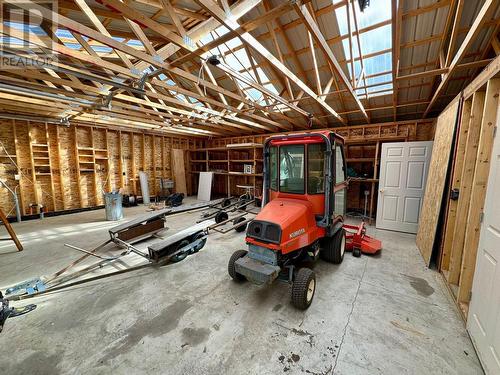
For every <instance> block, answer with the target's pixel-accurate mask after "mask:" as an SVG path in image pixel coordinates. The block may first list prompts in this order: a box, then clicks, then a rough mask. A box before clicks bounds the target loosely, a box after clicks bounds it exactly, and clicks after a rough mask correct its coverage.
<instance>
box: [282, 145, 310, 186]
mask: <svg viewBox="0 0 500 375" xmlns="http://www.w3.org/2000/svg"><path fill="white" fill-rule="evenodd" d="M279 154H280V158H279V163H280V164H279V171H280V173H279V175H280V191H281V192H282V193H292V194H304V189H305V181H304V180H305V179H304V145H285V146H281V147H280V153H279Z"/></svg>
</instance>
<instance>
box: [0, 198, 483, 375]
mask: <svg viewBox="0 0 500 375" xmlns="http://www.w3.org/2000/svg"><path fill="white" fill-rule="evenodd" d="M143 213H144V207H134V208H128V209H125V215H126V218H127V219H130V218H132V217H133V216H135V215H139V214H143ZM198 215H199V213H192V214H185V215H182V216H177V217H175V218H170V219H169V220H168V221H167V225H168V226H169V227H170V230H169V231H167V233H168V232H170V233H172V232H173V231H175V230H176V229H180V228H184V227H186V226H188V225H189V224H190V223H192V222H193V221H194V220H195V219H196V218H197V217H198ZM103 217H104V211H103V210H99V211H90V212H84V213H79V214H73V215H66V216H60V217H53V218H46V219H44V220H42V221H40V220H38V221H29V222H23V223H21V224H15V225H14V228H15V230H16V231H17V233H18V234H19V237H20V239H21V241H22V242H23V244H24V245H25V251H23V252H21V253H18V252H16V251H15V250H14V246H13V245H12V244H11V243H10V242H2V243H1V245H0V289H2V290H5V287H8V286H10V285H12V284H15V283H17V282H20V281H23V280H26V279H29V278H32V277H36V276H41V275H48V274H51V273H53V272H54V271H56V270H58V269H60V268H62V267H63V266H65V265H66V264H68V263H69V262H71V261H72V260H74V259H75V258H76V257H78V256H79V254H78V253H76V252H75V251H74V250H71V249H68V248H65V247H64V246H63V244H64V243H71V244H74V245H78V246H81V247H85V248H88V249H90V248H92V247H93V246H95V245H97V244H98V243H100V242H102V241H104V240H106V239H107V238H108V234H107V228H110V227H112V226H114V225H116V223H112V222H105V221H103ZM2 231H3V229H2ZM370 232H371V234H372V235H375V236H376V237H378V238H379V239H381V240H382V241H383V244H384V249H383V251H382V253H381V254H380V255H379V256H362V257H361V258H354V257H352V255H351V254H349V253H347V254H346V256H345V258H344V262H343V263H342V264H341V265H339V266H335V265H331V264H327V263H325V262H323V261H319V262H318V263H316V265H315V268H314V270H315V272H316V273H317V290H316V295H315V298H314V301H313V304H312V305H311V307H310V308H309V309H308V310H307V311H305V312H304V311H298V310H296V309H294V308H293V307H292V306H291V305H290V302H289V288H288V286H287V285H285V284H281V283H275V284H274V285H272V286H270V287H263V288H259V287H256V286H253V285H251V284H249V283H246V284H236V283H234V282H232V281H231V280H230V278H229V276H228V274H227V260H228V259H229V257H230V255H231V254H232V252H233V251H234V250H236V249H240V248H244V234H242V233H236V232H231V233H229V234H227V235H219V234H211V235H210V237H209V240H208V242H207V245H206V246H205V248H204V249H203V250H202V251H201V252H199V253H198V254H196V255H193V256H190V257H188V258H187V259H186V260H184V261H182V262H180V263H177V264H173V265H168V266H164V267H159V268H147V269H143V270H139V271H135V272H131V273H126V274H123V275H120V276H114V277H111V278H106V279H103V280H100V281H95V282H92V283H86V284H83V285H80V286H78V287H73V288H70V289H66V290H63V291H59V292H54V293H51V294H47V295H43V296H40V297H37V298H32V299H29V300H27V301H26V302H25V301H20V302H15V303H13V305H14V306H20V305H22V304H24V303H36V304H37V305H38V307H37V309H36V310H35V311H34V312H31V313H30V314H28V315H25V316H22V317H16V318H12V319H9V320H7V322H6V325H5V327H4V331H3V332H2V333H0V339H1V342H2V343H4V344H3V345H2V347H3V350H2V351H1V352H0V369H1V371H0V372H4V373H6V374H7V373H8V374H59V373H61V374H108V373H111V372H112V373H113V374H139V373H148V374H153V373H162V374H278V373H288V374H302V373H306V374H332V373H334V374H349V375H352V374H370V375H373V374H467V375H470V374H482V373H483V371H482V369H481V366H480V364H479V362H478V359H477V356H476V353H475V351H474V349H473V347H472V344H471V341H470V339H469V337H468V335H467V332H466V331H465V328H464V324H463V322H462V320H461V319H460V316H459V313H458V311H457V309H456V307H455V305H454V304H453V302H452V300H451V299H450V297H449V295H448V291H447V290H446V289H445V286H444V283H443V282H442V280H441V278H440V276H439V275H438V273H437V272H435V271H432V270H429V269H427V268H426V267H425V266H424V264H423V261H422V259H421V257H420V254H419V252H418V250H417V248H416V246H415V236H413V235H407V234H401V233H393V232H387V231H376V230H375V229H373V228H370ZM153 241H156V240H153ZM150 242H151V241H150ZM150 242H149V243H150ZM147 243H148V242H143V243H142V244H141V245H140V246H139V247H141V248H146V246H147ZM109 253H117V250H114V251H112V252H109ZM138 261H140V259H138V257H137V256H128V260H126V263H127V264H133V263H137V262H138ZM119 267H122V266H119Z"/></svg>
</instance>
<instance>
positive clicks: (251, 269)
mask: <svg viewBox="0 0 500 375" xmlns="http://www.w3.org/2000/svg"><path fill="white" fill-rule="evenodd" d="M234 266H235V271H236V272H237V273H239V274H240V275H243V276H245V277H246V278H247V279H248V280H249V281H251V282H252V283H254V284H257V285H263V284H271V283H272V282H273V281H274V280H275V279H276V278H277V277H278V275H279V273H280V271H281V268H280V267H278V266H273V265H272V264H266V263H262V262H259V261H258V260H255V259H252V258H249V257H248V256H245V257H243V258H240V259H238V260H237V261H236V262H235V264H234Z"/></svg>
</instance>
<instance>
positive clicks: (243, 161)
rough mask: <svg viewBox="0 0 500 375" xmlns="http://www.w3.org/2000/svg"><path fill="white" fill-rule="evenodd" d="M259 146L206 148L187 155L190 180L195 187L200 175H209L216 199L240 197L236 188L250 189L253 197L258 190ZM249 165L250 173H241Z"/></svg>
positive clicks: (260, 148) (259, 169)
mask: <svg viewBox="0 0 500 375" xmlns="http://www.w3.org/2000/svg"><path fill="white" fill-rule="evenodd" d="M262 160H263V159H262V145H261V144H242V145H241V146H240V145H236V144H230V145H226V147H207V148H201V149H197V150H191V151H190V160H189V161H190V166H191V170H190V173H191V178H192V182H193V186H197V185H198V175H199V173H200V172H213V173H214V176H215V186H214V192H215V194H217V195H225V196H231V195H238V194H242V193H244V192H243V191H241V189H238V188H237V187H236V185H247V186H253V188H254V191H255V194H256V195H260V191H261V190H262ZM245 165H251V167H252V173H245V171H244V166H245Z"/></svg>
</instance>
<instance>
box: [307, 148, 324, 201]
mask: <svg viewBox="0 0 500 375" xmlns="http://www.w3.org/2000/svg"><path fill="white" fill-rule="evenodd" d="M325 151H326V143H315V144H310V145H308V146H307V193H308V194H324V193H325Z"/></svg>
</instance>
